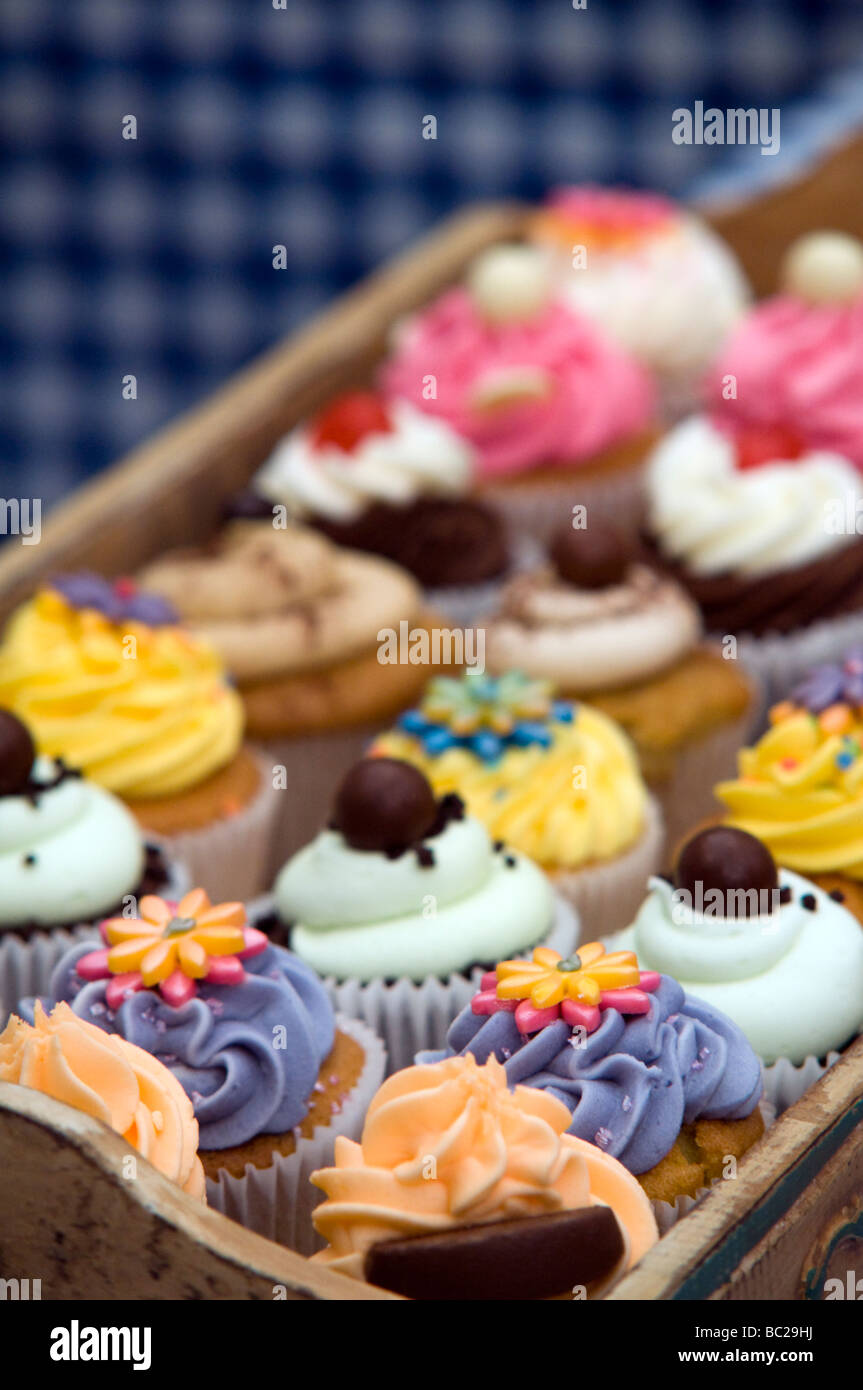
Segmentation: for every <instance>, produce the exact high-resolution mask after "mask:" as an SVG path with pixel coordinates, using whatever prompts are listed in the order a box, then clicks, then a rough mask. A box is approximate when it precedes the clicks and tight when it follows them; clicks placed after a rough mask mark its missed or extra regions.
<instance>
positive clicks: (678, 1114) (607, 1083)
mask: <svg viewBox="0 0 863 1390" xmlns="http://www.w3.org/2000/svg"><path fill="white" fill-rule="evenodd" d="M627 935H628V933H624V934H623V935H622V936H621V935H619V936H616V937H615V938H614V947H615V950H617V948H618V946H619V945H620V946H622V947H629V948H630V949H631V943H630V942H629V941H625V940H624V937H625V936H627ZM640 959H641V964H642V965H644V964H645V961H644V958H643V957H640ZM564 964H565V963H564ZM483 983H484V985H485V981H484V982H483ZM651 986H652V987H651V990H650V993H649V994H648V995H647V1003H646V1008H645V1011H644V1012H642V1013H638V1014H635V1015H630V1014H629V1013H628V1012H621V1010H620V1009H619V1008H617V1007H615V1006H614V1005H613V1004H612V1003H604V1005H603V1008H602V1013H601V1021H600V1022H599V1025H598V1026H597V1027H596V1028H595V1030H594V1031H592V1032H586V1031H585V1028H584V1025H583V1024H582V1023H580V1022H577V1023H574V1024H573V1023H570V1022H568V1021H567V1019H566V1018H565V1017H555V1018H554V1019H553V1020H552V1021H551V1022H549V1023H548V1024H546V1025H545V1026H539V1027H538V1029H537V1031H535V1032H532V1033H531V1034H529V1035H528V1034H525V1033H522V1032H521V1031H520V1029H519V1018H518V1015H517V1014H516V1013H515V1012H510V1011H507V1010H506V1009H500V1010H498V1011H495V1012H492V1013H490V1014H489V1013H485V1012H479V1013H478V1012H475V1011H474V1006H473V1005H468V1007H467V1008H465V1009H464V1010H463V1011H462V1012H461V1013H460V1014H459V1016H458V1018H457V1019H456V1020H455V1022H454V1023H453V1024H452V1025H451V1027H450V1030H449V1033H448V1034H447V1049H446V1051H444V1052H442V1053H423V1054H421V1056H420V1059H419V1060H421V1061H425V1062H431V1061H435V1060H437V1059H438V1058H440V1057H446V1056H453V1055H459V1056H473V1057H475V1058H476V1059H477V1061H478V1062H480V1063H483V1062H486V1061H487V1060H488V1059H489V1058H493V1057H494V1058H497V1060H498V1061H499V1062H501V1063H502V1064H503V1069H504V1072H505V1074H506V1079H507V1082H508V1084H509V1085H510V1086H522V1085H524V1086H529V1087H532V1088H535V1089H536V1090H538V1091H541V1092H543V1093H545V1094H547V1095H549V1096H552V1097H554V1098H555V1099H556V1100H558V1101H561V1102H563V1104H564V1105H565V1106H566V1110H567V1130H568V1132H569V1133H570V1134H574V1135H576V1136H577V1137H578V1138H579V1139H582V1140H584V1141H587V1142H588V1143H590V1144H595V1145H596V1146H597V1147H598V1148H599V1149H600V1150H601V1151H602V1152H603V1153H604V1154H608V1155H611V1156H612V1157H614V1158H616V1159H618V1160H619V1161H620V1162H621V1163H623V1164H624V1165H625V1166H626V1167H627V1168H628V1169H629V1170H630V1172H632V1173H636V1174H638V1173H646V1172H649V1171H650V1169H651V1168H654V1167H655V1166H656V1164H657V1163H659V1161H660V1160H661V1159H662V1158H664V1157H665V1155H666V1154H667V1153H668V1151H669V1150H670V1149H671V1148H672V1147H673V1145H674V1142H675V1140H676V1139H677V1136H678V1134H679V1133H680V1129H681V1126H682V1125H684V1124H692V1123H694V1122H695V1121H696V1120H700V1119H705V1120H707V1119H716V1120H736V1119H742V1118H743V1117H745V1116H746V1115H750V1114H751V1113H752V1111H753V1110H754V1108H755V1106H756V1105H757V1103H758V1100H759V1098H760V1096H761V1067H760V1064H759V1061H758V1058H757V1057H756V1056H755V1054H754V1053H753V1051H752V1048H751V1047H750V1045H749V1043H748V1042H747V1041H746V1039H745V1037H744V1036H743V1034H742V1032H741V1031H740V1029H739V1028H738V1027H737V1026H736V1024H735V1023H732V1021H731V1019H730V1018H726V1017H725V1016H724V1015H723V1014H721V1013H719V1012H718V1011H716V1010H714V1009H713V1008H712V1007H710V1005H709V1004H707V1003H705V1002H704V1001H702V1000H700V999H693V998H690V996H689V995H688V994H686V993H684V990H683V987H682V986H681V985H680V984H678V982H677V981H676V980H673V979H670V978H668V977H667V976H663V977H662V978H661V979H659V980H658V981H654V982H651ZM612 997H613V996H612ZM476 1003H477V1000H475V1001H474V1004H476Z"/></svg>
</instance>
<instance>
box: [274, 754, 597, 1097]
mask: <svg viewBox="0 0 863 1390" xmlns="http://www.w3.org/2000/svg"><path fill="white" fill-rule="evenodd" d="M274 894H275V906H276V911H277V914H278V918H279V919H280V922H281V923H282V924H284V925H285V926H286V927H289V928H290V943H291V947H292V949H293V950H294V951H295V953H296V954H297V955H298V956H299V957H300V959H301V960H303V961H305V962H306V963H307V964H308V965H310V966H311V967H312V968H313V969H314V970H316V971H317V972H318V974H319V975H322V976H324V978H325V983H326V986H327V990H328V992H329V995H330V998H331V999H332V1002H333V1004H334V1006H335V1007H336V1008H337V1009H338V1010H339V1011H340V1012H342V1013H345V1014H351V1015H353V1016H355V1017H358V1018H363V1019H365V1020H366V1022H368V1023H369V1024H371V1025H372V1026H373V1027H374V1028H375V1030H376V1031H377V1032H378V1033H380V1034H381V1036H382V1037H383V1038H384V1041H385V1042H386V1046H387V1053H388V1055H389V1061H390V1067H391V1069H392V1070H395V1069H396V1068H397V1067H400V1066H408V1065H410V1063H411V1061H412V1060H413V1056H414V1053H415V1052H417V1050H418V1049H419V1048H421V1047H434V1046H439V1045H440V1044H441V1043H442V1042H443V1038H444V1035H445V1032H446V1028H447V1025H448V1024H449V1022H450V1020H451V1019H452V1018H454V1017H455V1015H456V1014H457V1013H458V1011H459V1009H460V1008H461V1007H462V1005H463V1004H464V1002H465V1001H466V1000H467V999H469V998H470V997H471V995H472V994H473V992H474V985H473V983H472V980H473V979H474V978H477V976H478V970H477V968H478V967H483V966H486V965H487V964H488V963H489V962H490V961H493V960H495V959H497V957H498V956H499V954H500V953H501V951H506V950H517V949H521V948H523V947H528V946H532V945H534V944H535V943H537V942H539V941H545V940H546V939H549V940H552V941H554V942H555V943H556V944H557V945H558V946H559V947H560V948H561V949H563V950H564V951H566V950H570V949H572V947H573V946H574V945H575V940H576V936H577V930H578V927H577V921H576V919H575V915H574V914H573V913H572V912H571V910H569V909H568V908H567V906H566V904H564V903H562V902H559V901H558V900H556V898H555V895H554V892H553V890H552V886H551V883H550V882H549V880H548V878H547V877H546V876H545V874H543V873H542V871H541V870H540V869H538V868H537V867H536V865H535V864H533V863H531V861H530V860H529V859H527V858H526V857H525V856H524V855H523V854H520V853H518V851H516V850H513V849H511V848H508V847H507V846H505V845H504V844H503V843H502V842H501V841H499V840H498V841H495V843H494V844H493V843H492V841H491V839H490V838H489V834H488V831H487V830H486V828H485V827H484V826H483V825H482V824H481V823H480V822H479V821H478V820H476V819H474V818H473V817H472V816H467V815H465V808H464V804H463V802H462V801H461V799H460V797H458V796H457V795H456V794H455V793H453V792H450V793H448V794H446V795H444V796H442V797H440V798H436V797H435V794H434V792H433V791H432V788H431V786H430V784H429V782H428V780H427V778H426V777H425V776H424V775H423V773H422V772H420V771H419V770H418V769H417V768H415V767H413V766H412V765H411V764H410V763H407V762H400V761H398V760H396V759H394V758H365V759H363V760H362V761H360V762H359V763H357V765H356V766H355V767H353V768H352V769H351V770H350V772H349V773H348V774H347V776H346V777H345V778H344V781H343V782H342V784H341V786H340V787H339V789H338V791H337V793H336V797H335V804H334V810H333V815H332V819H331V820H330V823H329V826H328V828H327V829H326V830H322V831H321V832H320V834H319V835H317V836H316V838H315V839H314V840H313V841H312V842H311V844H309V845H307V846H306V847H305V849H302V850H300V851H299V853H298V854H296V855H295V856H294V857H293V858H292V859H290V860H289V861H288V863H287V864H286V865H285V866H284V868H283V869H282V871H281V872H280V874H279V876H278V878H277V879H276V884H275V890H274ZM516 943H519V944H518V945H517V944H516Z"/></svg>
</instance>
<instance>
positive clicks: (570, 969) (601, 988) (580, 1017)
mask: <svg viewBox="0 0 863 1390" xmlns="http://www.w3.org/2000/svg"><path fill="white" fill-rule="evenodd" d="M659 978H660V977H659V975H658V974H656V972H655V971H652V970H639V968H638V959H637V957H636V955H635V953H634V952H633V951H613V952H611V953H610V954H607V953H606V950H605V948H604V946H601V945H600V944H599V942H598V941H591V942H589V943H588V944H587V945H586V946H581V947H580V948H579V950H578V952H577V953H575V954H573V955H571V956H568V957H567V958H566V959H563V958H562V957H561V956H560V955H559V954H558V952H557V951H551V950H549V949H548V947H547V946H537V948H536V950H535V951H534V953H533V956H532V958H531V960H505V961H501V963H500V965H498V967H497V969H496V970H493V971H490V972H489V973H488V974H486V975H484V976H483V979H482V984H481V987H480V990H479V993H478V994H476V995H474V998H473V1000H472V1002H471V1010H472V1012H473V1013H475V1014H494V1013H499V1012H500V1011H501V1010H507V1011H508V1012H511V1013H514V1014H515V1022H516V1027H517V1028H518V1030H519V1032H520V1033H525V1034H527V1033H538V1032H539V1031H540V1029H541V1028H546V1027H547V1026H548V1024H549V1023H555V1022H556V1021H557V1020H558V1019H561V1018H562V1019H563V1020H564V1022H565V1023H568V1024H570V1025H571V1026H572V1027H581V1028H584V1029H585V1030H586V1031H587V1032H588V1033H593V1032H594V1031H595V1030H596V1029H597V1028H598V1027H599V1024H600V1021H601V1017H602V1010H603V1009H616V1010H617V1012H618V1013H622V1014H646V1013H647V1011H648V1009H649V1008H650V998H649V994H650V992H651V991H652V990H654V989H656V987H657V985H658V984H659Z"/></svg>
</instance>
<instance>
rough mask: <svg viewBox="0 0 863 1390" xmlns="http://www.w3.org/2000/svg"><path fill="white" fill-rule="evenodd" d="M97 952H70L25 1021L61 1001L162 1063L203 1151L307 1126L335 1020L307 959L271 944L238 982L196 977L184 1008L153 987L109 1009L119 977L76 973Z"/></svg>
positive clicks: (83, 947)
mask: <svg viewBox="0 0 863 1390" xmlns="http://www.w3.org/2000/svg"><path fill="white" fill-rule="evenodd" d="M92 953H93V948H92V943H90V944H88V943H86V942H85V943H79V944H77V945H75V946H73V947H72V948H71V949H70V950H69V951H68V952H67V953H66V954H65V955H64V956H63V957H62V959H61V960H60V961H59V962H58V964H57V966H56V968H55V970H54V973H53V975H52V977H51V986H50V996H49V997H48V998H47V999H43V1000H41V1001H34V1000H32V999H29V1000H22V1002H21V1004H20V1006H19V1012H20V1013H21V1014H22V1015H23V1016H24V1018H26V1019H29V1020H32V1019H33V1018H34V1016H35V1009H36V1007H38V1004H39V1002H41V1003H42V1004H43V1006H44V1007H45V1008H46V1009H50V1008H53V1006H54V1004H55V1003H57V1002H58V1001H63V1002H65V1003H68V1004H69V1005H70V1007H71V1009H72V1010H73V1012H74V1013H75V1014H76V1015H77V1016H78V1017H79V1018H82V1019H84V1020H85V1022H87V1023H92V1024H95V1026H96V1027H97V1028H99V1029H101V1030H102V1031H104V1032H105V1033H108V1034H117V1035H119V1037H120V1038H124V1039H125V1040H126V1041H127V1042H129V1043H134V1045H135V1046H136V1047H140V1048H143V1049H144V1051H145V1052H148V1053H150V1054H151V1055H152V1056H153V1057H155V1058H156V1059H157V1060H158V1061H160V1062H162V1063H164V1065H165V1066H166V1067H167V1068H168V1069H169V1071H171V1072H172V1073H173V1075H174V1076H175V1077H176V1078H177V1080H178V1081H179V1083H180V1085H181V1086H182V1088H183V1090H184V1091H185V1092H186V1094H187V1095H188V1097H189V1098H190V1100H191V1101H192V1105H193V1107H194V1112H195V1118H196V1120H197V1121H198V1125H199V1127H200V1142H201V1148H202V1149H208V1150H209V1149H227V1148H233V1147H234V1146H235V1145H238V1144H244V1143H246V1142H247V1141H248V1140H250V1139H252V1138H254V1137H255V1136H256V1135H258V1134H281V1133H286V1132H287V1131H289V1130H291V1129H293V1128H294V1126H296V1125H298V1124H299V1123H300V1122H301V1120H303V1118H304V1117H305V1115H306V1112H307V1110H308V1098H309V1096H310V1094H311V1092H312V1090H313V1087H314V1085H315V1083H316V1081H317V1078H318V1071H319V1069H320V1066H321V1064H322V1062H323V1061H324V1059H325V1058H326V1057H327V1055H328V1054H329V1052H330V1050H331V1048H332V1045H333V1038H334V1036H335V1023H334V1018H333V1011H332V1008H331V1006H330V1003H329V1000H328V999H327V995H326V993H325V991H324V988H323V985H322V984H321V982H320V980H319V979H318V977H317V975H315V973H314V971H312V970H310V969H309V967H308V966H307V965H304V964H303V962H302V961H300V960H298V959H297V958H296V957H295V956H292V955H291V954H290V953H289V952H287V951H283V950H281V949H280V948H279V947H278V946H267V947H266V949H265V950H263V951H261V952H260V953H259V954H257V955H255V956H252V957H251V958H249V959H248V960H245V961H244V963H243V964H244V974H243V978H242V980H241V981H240V982H239V983H236V984H214V983H211V982H210V981H208V980H206V979H200V980H198V982H197V989H196V992H195V993H194V994H193V995H192V996H191V997H190V998H188V999H187V1000H186V1002H185V1003H183V1004H181V1005H180V1006H179V1007H174V1006H173V1005H172V1004H170V1003H168V1002H167V1000H166V999H165V998H163V997H162V995H161V994H160V993H159V992H158V991H157V990H156V989H155V988H142V989H136V990H135V992H131V993H127V994H126V995H125V997H124V998H123V999H122V1002H121V1003H120V1004H119V1007H111V1004H110V1003H109V1000H110V999H113V997H114V996H113V994H112V993H111V987H112V984H114V983H115V980H116V977H115V980H112V979H107V978H104V979H92V978H90V979H85V978H84V977H83V976H82V975H81V974H79V972H78V970H77V968H76V967H77V966H78V964H79V962H81V961H82V960H83V959H84V958H85V957H87V956H90V955H92ZM88 973H91V972H88Z"/></svg>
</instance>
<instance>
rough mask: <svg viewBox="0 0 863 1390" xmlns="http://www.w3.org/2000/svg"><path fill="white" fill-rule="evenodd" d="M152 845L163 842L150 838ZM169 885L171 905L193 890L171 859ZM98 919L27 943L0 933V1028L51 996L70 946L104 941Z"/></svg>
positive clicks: (41, 933) (166, 894) (166, 889)
mask: <svg viewBox="0 0 863 1390" xmlns="http://www.w3.org/2000/svg"><path fill="white" fill-rule="evenodd" d="M147 839H148V841H149V842H150V843H154V844H155V843H158V844H159V845H160V847H164V842H163V841H160V840H157V839H156V838H155V837H154V836H148V837H147ZM166 867H167V869H168V881H167V883H166V884H165V885H164V887H163V888H161V889H160V893H161V895H162V896H163V897H165V898H168V899H169V900H171V901H176V900H177V899H178V898H182V896H183V894H184V893H187V892H188V891H189V888H190V887H191V886H192V884H191V881H190V878H189V874H188V871H187V869H186V866H185V864H181V863H180V862H178V861H176V860H174V859H172V858H170V857H168V860H167V864H166ZM99 921H101V918H99V919H98V920H97V921H94V922H83V923H82V924H81V925H80V926H78V927H63V928H58V929H56V930H54V931H35V932H31V933H30V935H29V936H28V937H27V938H26V939H25V938H23V937H20V936H18V935H16V933H15V932H10V931H0V1028H2V1026H3V1024H4V1023H5V1021H6V1019H7V1017H8V1015H9V1014H10V1013H12V1012H14V1010H15V1009H16V1008H17V1007H18V1001H19V1000H20V999H24V998H27V997H28V996H29V995H32V994H48V992H49V988H50V984H51V976H52V974H53V973H54V967H55V966H56V965H57V962H58V961H59V960H60V959H61V957H62V956H64V955H65V954H66V952H67V951H68V950H69V948H70V946H74V945H75V944H76V942H79V941H101V937H100V936H99Z"/></svg>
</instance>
